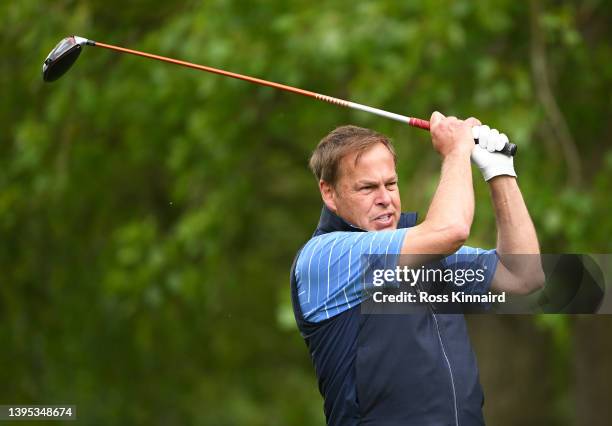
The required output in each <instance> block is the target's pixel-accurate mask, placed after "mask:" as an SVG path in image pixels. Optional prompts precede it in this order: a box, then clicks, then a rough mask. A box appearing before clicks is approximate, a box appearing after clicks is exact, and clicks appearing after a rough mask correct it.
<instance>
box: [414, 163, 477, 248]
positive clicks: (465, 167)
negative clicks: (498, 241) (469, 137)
mask: <svg viewBox="0 0 612 426" xmlns="http://www.w3.org/2000/svg"><path fill="white" fill-rule="evenodd" d="M473 219H474V187H473V183H472V168H471V164H470V156H469V153H467V154H466V153H465V152H457V153H453V154H451V155H448V156H447V157H445V158H444V161H443V163H442V171H441V173H440V183H439V184H438V188H437V189H436V192H435V194H434V197H433V199H432V201H431V204H430V206H429V210H428V211H427V216H426V218H425V220H426V221H428V222H430V224H431V225H432V226H434V227H438V226H439V227H444V226H448V225H457V226H459V227H463V228H465V233H466V234H469V229H470V227H471V226H472V220H473ZM466 238H467V235H466Z"/></svg>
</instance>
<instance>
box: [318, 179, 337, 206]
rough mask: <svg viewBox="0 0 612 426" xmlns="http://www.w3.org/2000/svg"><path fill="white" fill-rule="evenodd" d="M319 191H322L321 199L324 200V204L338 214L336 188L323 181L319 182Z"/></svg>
mask: <svg viewBox="0 0 612 426" xmlns="http://www.w3.org/2000/svg"><path fill="white" fill-rule="evenodd" d="M319 191H321V198H323V202H324V203H325V205H326V206H327V208H328V209H330V210H331V211H332V212H334V213H336V211H337V209H336V197H337V194H336V190H335V189H334V186H333V185H332V184H330V183H328V182H325V181H324V180H323V179H321V180H320V181H319Z"/></svg>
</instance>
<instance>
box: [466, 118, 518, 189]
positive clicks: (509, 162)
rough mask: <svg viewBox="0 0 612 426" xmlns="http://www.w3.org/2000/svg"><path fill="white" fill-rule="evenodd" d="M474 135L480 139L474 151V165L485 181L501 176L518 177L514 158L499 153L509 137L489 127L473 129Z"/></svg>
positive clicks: (475, 127)
mask: <svg viewBox="0 0 612 426" xmlns="http://www.w3.org/2000/svg"><path fill="white" fill-rule="evenodd" d="M472 135H473V136H474V139H478V143H477V144H476V145H475V146H474V149H473V150H472V157H471V158H472V163H474V164H476V165H477V166H478V168H479V169H480V172H481V173H482V177H484V180H485V181H489V180H491V179H493V178H494V177H495V176H501V175H507V176H514V177H516V172H515V171H514V157H512V156H509V155H506V154H502V153H500V152H498V151H501V150H502V149H504V146H505V145H506V143H507V142H508V136H506V135H505V134H504V133H499V131H498V130H497V129H491V128H489V126H487V125H484V126H474V127H472Z"/></svg>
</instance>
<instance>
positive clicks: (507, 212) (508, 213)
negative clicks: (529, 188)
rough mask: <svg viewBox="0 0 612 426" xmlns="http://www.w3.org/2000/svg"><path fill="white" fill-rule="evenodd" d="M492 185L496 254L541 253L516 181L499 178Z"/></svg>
mask: <svg viewBox="0 0 612 426" xmlns="http://www.w3.org/2000/svg"><path fill="white" fill-rule="evenodd" d="M489 183H490V190H491V198H492V200H493V208H494V209H495V220H496V222H497V252H498V253H499V254H537V253H539V252H540V246H539V244H538V238H537V235H536V231H535V228H534V226H533V222H532V221H531V217H530V216H529V212H528V211H527V206H526V205H525V201H524V200H523V195H522V194H521V190H520V189H519V187H518V184H517V182H516V178H514V177H511V176H498V177H495V178H493V179H491V181H490V182H489Z"/></svg>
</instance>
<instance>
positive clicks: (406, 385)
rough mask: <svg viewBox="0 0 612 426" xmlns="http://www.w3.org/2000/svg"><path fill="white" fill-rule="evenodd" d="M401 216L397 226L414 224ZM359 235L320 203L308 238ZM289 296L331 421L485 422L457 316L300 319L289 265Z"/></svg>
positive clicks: (393, 424) (340, 425)
mask: <svg viewBox="0 0 612 426" xmlns="http://www.w3.org/2000/svg"><path fill="white" fill-rule="evenodd" d="M416 218H417V215H416V213H402V215H401V217H400V221H399V224H398V228H408V227H411V226H414V225H415V224H416ZM334 231H350V232H363V230H361V229H359V228H355V227H353V226H351V225H350V224H349V223H347V222H346V221H344V220H343V219H342V218H340V217H339V216H337V215H335V214H334V213H332V212H331V211H330V210H328V209H327V208H326V207H323V211H322V213H321V219H320V221H319V225H318V226H317V229H316V231H315V233H314V235H313V236H317V235H321V234H324V233H328V232H334ZM298 256H299V252H298V254H297V256H296V257H295V260H294V262H293V266H292V268H291V299H292V303H293V311H294V315H295V319H296V322H297V325H298V328H299V330H300V332H301V334H302V337H303V338H304V340H305V342H306V346H307V347H308V350H309V352H310V356H311V358H312V362H313V365H314V368H315V372H316V375H317V378H318V383H319V391H320V392H321V395H323V398H324V412H325V417H326V419H327V424H328V425H330V426H354V425H375V426H400V425H401V426H404V425H417V426H429V425H431V426H434V425H435V426H440V425H449V426H450V425H454V426H458V425H461V426H472V425H483V424H484V419H483V415H482V405H483V403H484V396H483V393H482V388H481V386H480V382H479V377H478V367H477V365H476V358H475V355H474V352H473V350H472V347H471V344H470V341H469V337H468V334H467V329H466V324H465V319H464V317H463V315H460V314H459V315H456V314H455V315H453V314H439V313H435V311H434V310H433V309H432V308H425V309H423V311H421V312H415V313H411V314H366V313H362V312H361V307H360V306H359V305H357V306H355V307H353V308H351V309H349V310H347V311H345V312H343V313H341V314H339V315H337V316H335V317H332V318H329V319H327V320H325V321H322V322H318V323H313V322H309V321H306V320H305V319H304V316H303V313H302V309H301V307H300V304H299V300H298V295H297V282H296V279H295V264H296V261H297V258H298Z"/></svg>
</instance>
